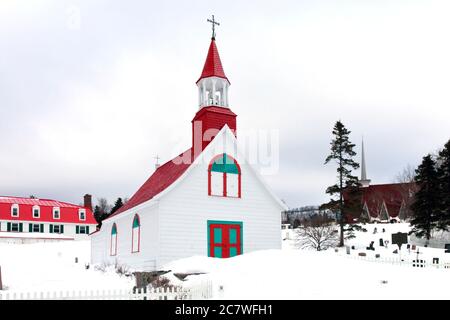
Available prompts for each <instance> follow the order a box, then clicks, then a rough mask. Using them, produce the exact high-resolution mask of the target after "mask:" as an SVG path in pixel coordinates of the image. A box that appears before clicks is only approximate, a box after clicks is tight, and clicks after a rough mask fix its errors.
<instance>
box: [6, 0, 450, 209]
mask: <svg viewBox="0 0 450 320" xmlns="http://www.w3.org/2000/svg"><path fill="white" fill-rule="evenodd" d="M211 14H214V15H215V17H216V19H217V20H218V21H219V22H220V27H218V29H217V46H218V49H219V52H220V55H221V59H222V63H223V66H224V69H225V73H226V75H227V76H228V78H229V79H230V81H231V88H230V92H229V95H230V106H231V109H232V110H233V111H234V112H235V113H236V114H237V115H238V118H237V119H238V120H237V121H238V135H239V132H243V133H245V132H250V131H252V130H262V131H264V130H265V131H270V130H275V131H277V132H278V133H279V151H280V153H279V160H280V167H279V170H278V171H277V172H276V173H275V174H270V175H266V176H265V178H266V180H267V182H268V183H269V185H270V186H271V187H272V189H273V190H274V191H275V193H276V194H277V195H278V196H279V197H280V198H282V199H284V200H285V201H286V202H287V204H288V205H289V206H291V207H296V206H302V205H310V204H320V203H322V202H323V201H325V200H326V199H327V196H326V194H325V193H324V190H325V189H326V187H327V186H328V185H330V184H332V183H334V181H335V168H334V167H333V166H331V165H329V166H324V165H323V162H324V159H325V157H326V156H327V154H328V152H329V142H330V140H331V130H332V127H333V125H334V123H335V121H336V120H338V119H341V120H342V121H343V123H344V124H345V125H346V126H347V128H348V129H350V130H351V131H352V133H351V140H352V141H353V142H355V143H356V144H357V150H356V151H357V152H358V160H359V157H360V154H359V152H360V142H361V137H362V136H364V141H365V149H366V160H367V172H368V176H369V178H371V179H372V182H373V183H389V182H392V181H393V180H394V177H395V175H396V174H397V173H398V172H400V171H401V170H402V169H403V168H404V167H406V166H407V165H408V164H410V165H413V166H416V165H418V163H419V162H420V161H421V158H422V157H423V156H424V155H425V154H426V153H429V152H434V151H436V150H437V149H438V148H440V147H442V146H443V145H444V143H445V142H446V141H447V140H448V139H449V138H450V109H449V107H450V89H449V88H450V41H449V32H450V19H449V18H448V17H449V16H450V2H449V1H447V0H442V1H432V0H423V1H413V0H405V1H396V0H389V1H382V0H380V1H362V0H357V1H299V0H294V1H280V0H278V1H261V0H258V1H153V0H152V1H144V0H142V1H133V0H130V1H111V0H108V1H106V0H104V1H100V0H95V1H94V0H89V1H88V0H86V1H77V0H73V1H61V0H35V1H12V0H10V1H7V0H5V1H0V150H2V152H1V156H0V194H1V195H13V196H29V195H31V194H33V195H36V196H38V197H41V198H53V199H58V200H62V201H68V202H74V203H80V202H81V200H82V195H83V194H85V193H91V194H93V196H94V198H98V197H106V198H108V199H109V200H110V201H111V202H112V201H114V200H115V198H117V197H119V196H121V197H130V196H131V195H132V194H133V193H134V192H135V191H136V190H137V188H138V187H139V186H140V185H141V184H142V183H143V182H144V181H145V180H146V179H147V178H148V176H149V175H150V174H151V173H152V172H153V171H154V162H155V160H154V156H155V155H156V154H158V155H159V156H160V157H161V161H162V162H165V161H167V160H169V159H170V158H171V157H172V156H174V155H175V154H176V153H179V152H182V151H184V150H185V149H187V148H188V147H190V143H191V122H190V121H191V119H192V118H193V116H194V114H195V112H196V111H197V109H198V106H197V101H198V98H197V88H196V86H195V81H196V80H197V79H198V77H199V75H200V73H201V70H202V67H203V64H204V61H205V57H206V53H207V50H208V46H209V41H210V35H211V29H210V25H209V24H208V23H207V22H206V19H207V18H208V17H210V15H211ZM358 174H359V173H358Z"/></svg>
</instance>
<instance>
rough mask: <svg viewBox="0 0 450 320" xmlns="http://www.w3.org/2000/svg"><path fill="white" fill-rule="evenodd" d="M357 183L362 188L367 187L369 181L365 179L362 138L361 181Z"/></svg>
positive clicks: (362, 143)
mask: <svg viewBox="0 0 450 320" xmlns="http://www.w3.org/2000/svg"><path fill="white" fill-rule="evenodd" d="M359 183H360V184H361V185H362V187H368V186H369V185H370V179H367V171H366V156H365V154H364V138H363V139H362V141H361V180H360V181H359Z"/></svg>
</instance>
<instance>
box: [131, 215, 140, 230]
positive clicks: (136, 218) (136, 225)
mask: <svg viewBox="0 0 450 320" xmlns="http://www.w3.org/2000/svg"><path fill="white" fill-rule="evenodd" d="M140 226H141V222H140V219H139V216H138V215H137V214H136V215H134V219H133V229H134V228H139V227H140Z"/></svg>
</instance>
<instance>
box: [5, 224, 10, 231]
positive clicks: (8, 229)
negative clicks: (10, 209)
mask: <svg viewBox="0 0 450 320" xmlns="http://www.w3.org/2000/svg"><path fill="white" fill-rule="evenodd" d="M6 230H7V231H11V222H8V223H6Z"/></svg>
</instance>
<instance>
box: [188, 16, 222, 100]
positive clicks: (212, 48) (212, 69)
mask: <svg viewBox="0 0 450 320" xmlns="http://www.w3.org/2000/svg"><path fill="white" fill-rule="evenodd" d="M208 22H211V23H212V26H213V35H212V38H211V43H210V45H209V50H208V55H207V56H206V61H205V65H204V66H203V71H202V74H201V75H200V78H199V79H198V80H197V82H196V83H197V86H198V104H199V107H200V108H203V107H207V106H219V107H225V108H228V87H229V86H230V81H229V80H228V78H227V76H226V75H225V72H224V71H223V66H222V62H221V61H220V56H219V51H218V50H217V45H216V38H215V29H214V27H215V25H219V24H218V22H216V21H215V20H214V16H213V18H212V20H209V19H208Z"/></svg>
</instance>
